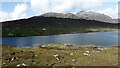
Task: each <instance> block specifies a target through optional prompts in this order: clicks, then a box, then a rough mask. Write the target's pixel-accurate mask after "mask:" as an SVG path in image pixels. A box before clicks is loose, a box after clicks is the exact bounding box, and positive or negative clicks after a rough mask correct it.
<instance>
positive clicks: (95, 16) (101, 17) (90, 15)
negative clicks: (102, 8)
mask: <svg viewBox="0 0 120 68" xmlns="http://www.w3.org/2000/svg"><path fill="white" fill-rule="evenodd" d="M41 16H44V17H56V18H70V19H86V20H96V21H102V22H107V23H113V20H112V18H111V17H109V16H107V15H105V14H101V13H96V12H92V11H89V12H85V11H80V12H78V13H76V14H72V13H66V14H63V13H55V12H48V13H44V14H42V15H41Z"/></svg>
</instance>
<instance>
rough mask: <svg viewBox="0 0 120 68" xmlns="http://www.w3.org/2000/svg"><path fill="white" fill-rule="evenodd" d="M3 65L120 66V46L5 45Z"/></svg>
mask: <svg viewBox="0 0 120 68" xmlns="http://www.w3.org/2000/svg"><path fill="white" fill-rule="evenodd" d="M2 48H3V49H2V66H3V67H9V66H15V67H21V66H118V48H119V47H118V46H90V45H89V46H87V45H86V46H73V45H64V44H46V45H42V46H41V45H36V46H35V47H32V48H18V47H13V46H6V45H3V47H2Z"/></svg>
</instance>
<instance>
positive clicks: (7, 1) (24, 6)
mask: <svg viewBox="0 0 120 68" xmlns="http://www.w3.org/2000/svg"><path fill="white" fill-rule="evenodd" d="M119 8H120V5H119V0H109V1H105V0H0V21H1V22H2V21H9V20H16V19H23V18H29V17H32V16H39V15H41V14H43V13H47V12H57V13H74V14H75V13H77V12H79V11H94V12H98V13H102V14H105V15H109V16H110V17H112V18H118V16H120V12H118V11H119Z"/></svg>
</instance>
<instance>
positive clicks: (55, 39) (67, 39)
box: [2, 31, 118, 47]
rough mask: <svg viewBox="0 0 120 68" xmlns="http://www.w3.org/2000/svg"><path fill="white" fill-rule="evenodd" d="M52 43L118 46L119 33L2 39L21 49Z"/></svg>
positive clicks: (3, 42)
mask: <svg viewBox="0 0 120 68" xmlns="http://www.w3.org/2000/svg"><path fill="white" fill-rule="evenodd" d="M50 43H63V44H73V45H100V46H110V45H113V44H118V31H110V32H93V33H77V34H61V35H50V36H31V37H6V38H2V44H7V45H12V46H19V47H28V46H29V47H31V46H34V45H35V44H50Z"/></svg>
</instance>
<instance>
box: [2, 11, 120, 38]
mask: <svg viewBox="0 0 120 68" xmlns="http://www.w3.org/2000/svg"><path fill="white" fill-rule="evenodd" d="M77 15H78V16H77ZM79 17H80V16H79V13H77V14H76V15H75V14H72V13H66V14H63V13H53V12H50V13H45V14H42V15H40V16H34V17H31V18H28V19H20V20H13V21H6V22H2V36H3V37H9V36H17V37H18V36H41V35H55V34H67V33H85V32H94V31H105V30H112V29H117V27H118V24H117V23H108V22H102V21H97V20H91V19H84V18H79Z"/></svg>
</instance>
